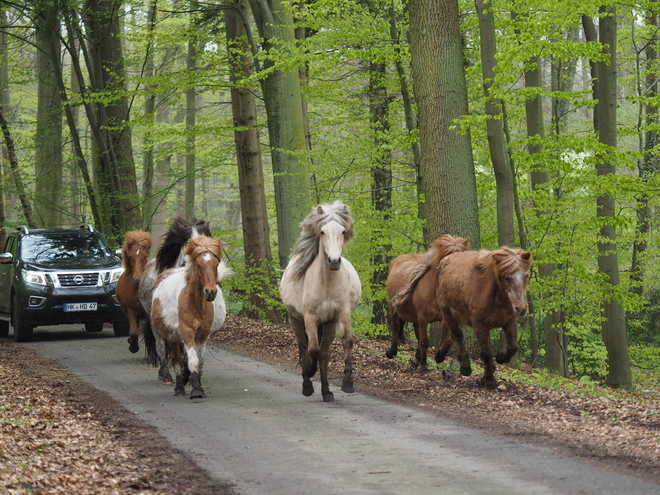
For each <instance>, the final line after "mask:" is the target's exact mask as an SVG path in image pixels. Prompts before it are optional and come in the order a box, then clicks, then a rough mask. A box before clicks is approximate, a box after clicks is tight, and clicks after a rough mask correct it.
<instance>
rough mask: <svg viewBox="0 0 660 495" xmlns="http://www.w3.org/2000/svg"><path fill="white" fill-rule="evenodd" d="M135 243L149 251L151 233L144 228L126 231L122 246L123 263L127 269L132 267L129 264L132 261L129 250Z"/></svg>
mask: <svg viewBox="0 0 660 495" xmlns="http://www.w3.org/2000/svg"><path fill="white" fill-rule="evenodd" d="M135 244H137V245H139V246H140V247H141V248H143V249H146V250H147V252H149V251H150V250H151V234H150V233H149V232H145V231H143V230H131V231H130V232H126V237H125V238H124V244H123V245H122V247H121V264H122V266H123V267H124V269H126V270H129V269H130V268H131V267H130V266H129V265H130V263H131V261H130V256H128V250H129V248H130V247H131V246H133V245H135Z"/></svg>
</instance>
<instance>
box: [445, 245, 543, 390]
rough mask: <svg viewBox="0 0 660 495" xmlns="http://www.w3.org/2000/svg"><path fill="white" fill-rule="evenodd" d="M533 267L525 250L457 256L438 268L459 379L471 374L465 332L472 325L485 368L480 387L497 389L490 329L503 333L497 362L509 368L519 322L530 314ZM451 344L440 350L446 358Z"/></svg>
mask: <svg viewBox="0 0 660 495" xmlns="http://www.w3.org/2000/svg"><path fill="white" fill-rule="evenodd" d="M531 263H532V256H531V254H529V253H528V252H527V251H524V250H522V249H511V248H509V247H506V246H503V247H501V248H500V249H498V250H497V251H486V250H482V251H468V252H464V253H455V254H452V255H450V256H447V257H446V258H445V259H443V260H442V262H441V263H440V285H439V286H438V292H437V295H438V302H439V305H440V308H441V309H442V317H443V318H444V320H445V323H446V324H447V326H448V328H449V330H450V332H451V337H452V339H453V342H454V345H455V347H456V353H457V357H458V361H459V363H460V365H461V368H460V370H461V374H462V375H464V376H469V375H470V374H471V373H472V368H471V366H470V359H469V357H468V353H467V351H466V350H465V346H464V345H463V331H462V330H461V327H465V326H470V327H472V329H473V330H474V334H475V335H476V337H477V341H478V343H479V349H480V352H481V359H482V360H483V363H484V377H483V380H482V382H481V384H482V385H485V386H487V387H494V386H496V385H497V381H496V380H495V378H494V376H493V375H494V373H495V363H493V352H492V350H491V345H490V330H491V329H493V328H499V327H501V328H502V330H503V331H504V342H503V350H501V351H500V352H498V353H497V356H496V360H497V362H498V363H500V364H501V363H508V362H509V361H511V358H512V357H513V356H514V355H515V354H516V352H517V351H518V318H519V317H521V316H525V314H527V284H528V282H529V269H530V266H531ZM450 345H451V344H449V345H447V346H446V347H444V348H443V349H442V350H441V351H439V352H444V354H442V355H441V356H440V357H441V358H442V359H444V355H445V354H446V351H447V350H449V347H450ZM442 359H441V360H442Z"/></svg>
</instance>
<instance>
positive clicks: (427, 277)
mask: <svg viewBox="0 0 660 495" xmlns="http://www.w3.org/2000/svg"><path fill="white" fill-rule="evenodd" d="M468 249H470V241H469V239H464V238H462V237H453V236H451V235H449V234H444V235H442V236H440V237H438V238H437V239H436V240H435V241H433V243H432V244H431V247H430V249H429V250H428V251H427V252H426V253H424V254H417V253H414V254H402V255H401V256H397V257H396V258H394V260H393V261H392V263H390V271H389V274H388V277H387V295H388V298H389V309H390V330H391V332H392V340H391V343H390V348H389V349H388V350H387V352H386V353H385V355H386V356H387V357H388V358H390V359H391V358H393V357H395V356H396V355H397V353H398V344H399V341H400V340H401V341H402V340H403V329H404V326H405V324H406V322H407V321H409V322H411V323H412V324H413V328H414V329H415V335H416V337H417V352H416V353H415V359H416V361H417V365H418V366H421V369H422V370H423V371H426V370H427V364H426V356H427V351H428V347H429V337H428V331H427V327H428V325H429V324H430V323H433V322H435V321H440V320H441V319H442V312H441V311H440V307H439V306H438V302H437V298H436V290H437V287H438V284H439V282H440V266H439V265H440V261H441V260H442V259H443V258H445V257H446V256H448V255H450V254H452V253H457V252H461V251H466V250H468ZM450 345H451V344H450ZM436 360H437V354H436Z"/></svg>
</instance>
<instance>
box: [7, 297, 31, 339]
mask: <svg viewBox="0 0 660 495" xmlns="http://www.w3.org/2000/svg"><path fill="white" fill-rule="evenodd" d="M11 319H12V326H13V327H14V340H15V341H16V342H29V341H30V340H32V330H33V327H32V325H30V324H28V323H27V322H26V321H25V320H24V319H23V312H22V311H21V307H20V305H19V304H18V297H16V295H14V298H13V299H12V300H11Z"/></svg>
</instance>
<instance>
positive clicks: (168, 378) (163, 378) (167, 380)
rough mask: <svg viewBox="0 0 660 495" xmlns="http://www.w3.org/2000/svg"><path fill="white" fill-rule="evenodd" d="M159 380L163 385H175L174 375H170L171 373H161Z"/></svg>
mask: <svg viewBox="0 0 660 495" xmlns="http://www.w3.org/2000/svg"><path fill="white" fill-rule="evenodd" d="M158 379H159V380H160V381H161V382H163V383H167V384H170V383H174V382H173V381H172V375H170V374H169V373H163V374H162V375H161V374H160V373H159V374H158Z"/></svg>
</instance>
